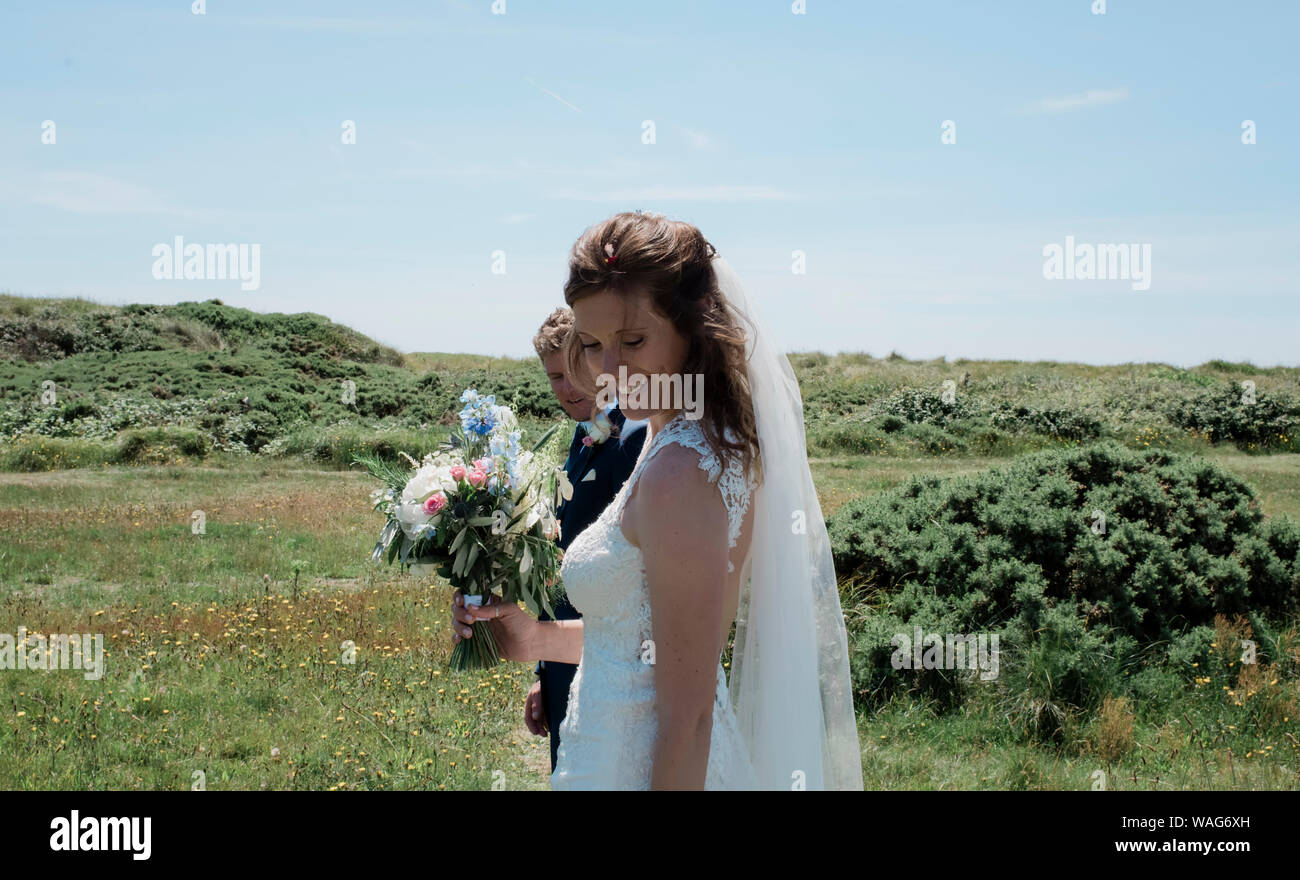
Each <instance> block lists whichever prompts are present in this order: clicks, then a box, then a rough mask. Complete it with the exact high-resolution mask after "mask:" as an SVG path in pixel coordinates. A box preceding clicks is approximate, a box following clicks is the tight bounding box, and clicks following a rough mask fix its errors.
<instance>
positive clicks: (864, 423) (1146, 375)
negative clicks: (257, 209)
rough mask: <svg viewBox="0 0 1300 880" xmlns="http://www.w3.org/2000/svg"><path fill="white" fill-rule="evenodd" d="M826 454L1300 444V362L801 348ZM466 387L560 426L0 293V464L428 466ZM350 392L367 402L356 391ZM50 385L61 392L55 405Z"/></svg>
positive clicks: (482, 379) (194, 334)
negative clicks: (270, 458)
mask: <svg viewBox="0 0 1300 880" xmlns="http://www.w3.org/2000/svg"><path fill="white" fill-rule="evenodd" d="M791 363H792V364H793V366H794V369H795V371H796V373H797V374H798V377H799V382H800V387H801V390H802V392H803V397H804V405H805V416H806V421H807V428H808V449H809V452H810V454H811V455H813V456H842V455H853V456H857V455H891V456H905V457H914V456H922V455H924V456H940V455H942V456H962V455H978V456H1011V455H1015V454H1019V453H1022V452H1027V451H1034V450H1039V449H1046V448H1061V447H1067V446H1069V447H1072V446H1077V445H1080V444H1087V443H1091V442H1094V441H1097V440H1115V441H1117V442H1119V443H1121V444H1124V445H1126V446H1129V447H1132V448H1166V449H1176V450H1182V451H1194V450H1198V449H1205V448H1206V447H1207V446H1209V445H1211V444H1219V443H1227V444H1232V445H1235V446H1238V447H1240V448H1241V449H1244V450H1246V451H1249V452H1262V453H1270V452H1295V451H1300V369H1297V368H1294V367H1271V368H1259V367H1255V366H1253V365H1251V364H1238V363H1227V362H1223V361H1210V362H1208V363H1206V364H1202V365H1201V366H1199V367H1196V368H1194V369H1179V368H1174V367H1170V366H1167V365H1164V364H1125V365H1122V366H1088V365H1082V364H1070V363H1050V362H1047V363H1044V362H1040V363H1026V362H1018V361H970V360H964V359H960V360H955V361H952V362H949V361H948V360H946V359H943V358H939V359H937V360H930V361H913V360H908V359H906V358H903V357H901V356H899V355H897V354H890V355H889V356H888V357H872V356H870V355H867V354H840V355H835V356H828V355H825V354H822V353H819V352H811V353H797V354H793V355H791ZM468 387H475V388H477V389H478V390H479V391H480V392H482V393H485V394H495V395H497V398H498V400H499V401H501V402H504V403H509V404H510V405H512V406H513V407H514V408H515V409H516V411H517V412H518V413H519V414H520V416H521V417H522V418H523V419H524V421H525V424H526V425H527V423H528V422H529V421H533V422H534V424H533V426H534V427H540V425H539V424H538V423H539V422H544V421H550V420H554V419H557V418H561V417H562V414H561V412H560V410H559V409H558V407H557V406H556V405H555V402H554V400H553V398H552V396H551V393H550V388H549V386H548V383H547V382H546V378H545V376H544V375H543V374H542V371H541V370H540V369H539V367H538V364H537V361H536V359H535V358H532V357H528V358H519V359H515V358H491V357H481V356H476V355H448V354H434V353H414V354H405V355H403V354H400V353H398V352H396V351H394V350H392V349H391V348H387V347H385V346H383V345H380V344H379V343H377V342H375V341H374V340H372V339H370V338H368V337H366V336H364V335H362V334H360V333H357V332H356V331H354V330H351V329H349V328H347V327H343V326H340V325H338V324H335V323H333V322H332V321H330V320H329V319H327V318H325V317H323V316H321V315H315V314H306V313H304V314H294V315H285V314H259V313H256V312H251V311H248V310H247V309H239V308H234V307H231V306H226V305H223V304H222V303H221V302H220V301H218V300H209V301H207V302H187V303H179V304H177V305H172V306H158V305H131V306H105V305H99V304H96V303H92V302H88V301H86V300H81V299H26V298H20V297H14V296H0V469H22V470H32V469H35V470H44V469H47V468H62V467H76V466H81V465H91V464H96V463H99V462H117V461H123V462H129V461H174V460H176V459H178V458H183V457H195V456H203V455H206V454H207V453H208V452H209V451H211V450H214V449H215V450H222V451H228V452H233V453H248V452H252V453H260V454H264V455H286V456H304V457H306V458H308V459H310V460H313V461H317V462H322V463H331V464H334V465H335V466H339V467H347V466H348V462H350V461H351V457H352V455H353V454H354V453H356V452H374V453H378V454H380V455H393V454H395V451H396V450H398V449H401V450H404V451H407V452H409V453H411V454H420V453H422V452H425V451H428V450H430V449H432V448H434V447H435V446H436V445H437V444H438V443H439V442H440V441H441V439H442V433H441V432H440V431H435V430H432V428H433V427H434V426H436V425H438V424H441V423H447V422H450V421H451V420H452V414H453V413H454V412H455V410H456V409H458V408H459V404H458V402H457V397H458V396H459V394H460V392H461V391H462V390H463V389H465V388H468ZM352 390H354V391H355V396H353V395H352V394H351V393H350V392H351V391H352ZM47 392H52V396H51V395H50V394H48V393H47Z"/></svg>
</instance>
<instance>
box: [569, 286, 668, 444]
mask: <svg viewBox="0 0 1300 880" xmlns="http://www.w3.org/2000/svg"><path fill="white" fill-rule="evenodd" d="M573 322H574V330H575V332H576V333H577V335H578V342H579V343H580V344H581V345H582V353H583V357H584V359H585V360H586V362H587V369H588V370H589V371H590V372H591V379H592V381H593V382H595V383H596V387H597V389H599V388H601V387H602V386H603V385H605V384H606V383H609V382H614V383H616V387H617V390H618V400H619V409H620V410H622V412H623V414H624V415H625V416H627V417H628V418H629V419H638V420H639V419H648V418H650V417H651V416H652V415H654V414H656V413H665V412H669V411H672V410H675V409H679V408H680V403H679V402H677V401H672V400H666V399H663V397H666V396H667V395H664V396H658V395H656V396H657V397H660V399H659V400H658V401H654V400H652V399H647V398H649V397H650V396H649V395H647V394H646V393H644V392H643V393H633V392H635V391H636V388H637V382H638V380H637V378H636V377H637V376H638V374H639V375H641V376H645V377H646V379H647V381H648V380H650V379H651V378H652V377H655V376H661V377H667V376H675V375H680V373H681V369H682V365H683V364H684V363H685V362H686V355H687V353H688V352H689V350H690V343H689V341H688V340H687V338H686V337H684V336H682V335H681V334H680V333H678V332H677V329H676V328H675V327H673V325H672V322H671V321H669V320H668V319H667V318H665V317H663V316H662V315H660V314H658V313H657V312H655V311H654V309H653V308H652V307H651V301H650V297H649V295H648V294H645V293H641V294H636V295H623V294H619V293H613V292H611V291H608V290H602V291H601V292H600V293H593V294H591V295H589V296H585V297H583V298H582V299H580V300H578V301H577V302H575V303H574V304H573ZM620 367H622V368H623V370H622V371H620V369H619V368H620ZM602 377H606V378H604V379H603V380H602ZM683 381H685V377H683ZM628 386H631V387H628ZM598 399H599V397H598ZM652 402H658V403H659V406H657V407H655V408H654V409H650V408H649V404H650V403H652ZM674 404H677V405H674Z"/></svg>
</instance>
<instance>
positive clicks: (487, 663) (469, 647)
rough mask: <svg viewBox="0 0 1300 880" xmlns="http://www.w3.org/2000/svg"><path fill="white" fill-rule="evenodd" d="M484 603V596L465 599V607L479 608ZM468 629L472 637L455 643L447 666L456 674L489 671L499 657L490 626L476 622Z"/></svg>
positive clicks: (482, 621)
mask: <svg viewBox="0 0 1300 880" xmlns="http://www.w3.org/2000/svg"><path fill="white" fill-rule="evenodd" d="M484 601H485V597H484V596H466V597H465V604H466V605H474V606H481V605H483V603H484ZM470 629H471V630H473V633H474V635H473V636H471V637H470V638H468V639H464V638H463V639H461V640H460V641H458V642H457V643H456V646H455V647H453V648H452V649H451V659H450V661H448V665H450V666H451V668H452V669H455V670H456V671H458V672H464V671H466V670H469V669H491V668H492V667H493V666H496V665H497V664H498V663H500V662H501V655H500V653H499V652H498V651H497V642H496V639H495V638H493V636H492V625H491V624H490V623H488V622H487V621H486V620H476V621H474V623H473V624H472V625H471V627H470Z"/></svg>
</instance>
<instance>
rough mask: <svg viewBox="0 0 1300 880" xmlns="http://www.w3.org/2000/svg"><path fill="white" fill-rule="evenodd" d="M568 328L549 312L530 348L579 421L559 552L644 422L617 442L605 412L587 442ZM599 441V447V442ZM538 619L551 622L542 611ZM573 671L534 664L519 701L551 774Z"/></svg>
mask: <svg viewBox="0 0 1300 880" xmlns="http://www.w3.org/2000/svg"><path fill="white" fill-rule="evenodd" d="M572 327H573V312H571V311H570V310H569V309H567V308H564V307H561V308H558V309H556V310H555V311H554V312H552V313H551V315H550V317H548V318H547V319H546V322H545V323H543V324H542V326H541V329H540V330H538V331H537V335H536V336H535V337H533V348H534V350H536V352H537V356H538V357H539V358H541V361H542V367H543V369H545V370H546V377H547V378H548V379H549V380H550V382H551V391H552V392H553V393H554V394H555V399H556V400H557V401H558V402H559V404H560V407H561V408H562V409H563V410H564V412H565V413H566V414H567V415H568V416H569V418H571V419H573V420H574V421H576V422H579V424H578V426H577V428H576V429H575V430H574V432H573V440H572V442H570V443H569V457H568V460H567V461H565V463H564V471H565V473H566V474H567V475H568V479H569V482H570V483H571V484H572V485H573V497H572V498H571V499H569V500H568V501H563V502H561V504H560V509H559V510H558V511H556V513H557V515H558V516H559V519H560V547H561V548H562V549H567V548H568V546H569V544H570V543H571V542H572V541H573V539H574V538H576V537H577V536H578V534H579V533H581V532H582V530H583V529H585V528H587V526H589V525H591V524H592V523H593V522H595V521H596V517H598V516H600V514H601V512H602V511H604V509H605V508H606V507H607V506H609V503H610V502H611V501H613V500H614V496H615V495H617V494H618V491H619V489H621V488H623V484H624V483H625V482H627V478H628V477H629V476H630V475H631V473H632V468H633V467H634V466H635V465H636V460H637V458H639V457H640V455H641V446H642V444H643V443H644V442H645V430H644V427H645V423H644V422H633V423H632V425H630V426H629V428H628V434H627V437H626V439H622V442H620V440H621V438H622V429H623V425H624V421H625V420H624V417H623V414H622V413H621V412H619V410H618V408H617V407H614V408H612V409H611V410H609V420H610V422H611V424H612V425H613V433H612V434H611V435H610V437H609V438H608V439H606V440H599V436H596V437H589V436H588V430H589V429H591V427H592V426H591V423H590V422H588V421H585V420H587V419H590V418H591V413H592V406H593V403H594V402H593V400H592V398H590V397H588V396H586V395H584V394H583V393H582V392H581V391H579V390H578V389H576V388H574V387H573V384H572V383H571V382H570V381H569V377H568V365H567V364H566V363H565V352H564V343H565V340H566V339H567V337H568V335H569V333H570V331H571V329H572ZM598 441H599V442H598ZM453 611H454V614H455V617H456V624H455V628H456V631H457V632H459V631H460V629H461V628H462V627H464V626H468V625H469V621H468V620H462V619H461V617H460V615H461V614H462V613H463V612H462V610H461V609H460V608H459V607H457V608H455V609H453ZM580 617H582V615H581V614H579V613H578V612H577V610H576V609H574V607H573V606H572V605H570V604H569V602H568V600H567V599H562V600H560V601H559V602H558V603H556V606H555V618H554V619H555V620H576V619H578V618H580ZM539 619H540V620H551V619H552V618H551V617H549V616H548V615H547V614H546V612H542V613H541V615H540V616H539ZM577 669H578V667H577V666H574V665H573V664H571V663H556V662H553V661H551V662H548V661H539V662H538V664H537V670H536V671H537V678H538V680H537V681H536V682H535V683H534V684H533V686H532V688H531V689H530V690H529V691H528V698H527V699H526V700H525V702H524V723H525V724H526V725H527V726H528V730H529V731H530V732H532V733H535V734H537V735H538V736H542V735H544V734H546V733H547V732H549V733H550V735H551V770H552V772H553V771H554V770H555V761H556V756H557V753H558V752H559V748H560V722H561V721H563V720H564V715H565V712H566V711H567V710H568V707H569V685H570V684H572V683H573V675H574V673H575V672H577Z"/></svg>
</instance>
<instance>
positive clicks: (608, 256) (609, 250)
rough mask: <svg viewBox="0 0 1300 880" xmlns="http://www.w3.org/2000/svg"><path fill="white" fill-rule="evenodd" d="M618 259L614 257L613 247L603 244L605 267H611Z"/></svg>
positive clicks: (606, 243) (607, 243)
mask: <svg viewBox="0 0 1300 880" xmlns="http://www.w3.org/2000/svg"><path fill="white" fill-rule="evenodd" d="M617 259H618V257H617V256H615V255H614V245H612V244H610V243H609V242H605V265H606V266H608V265H611V264H612V263H613V262H614V261H615V260H617Z"/></svg>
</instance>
